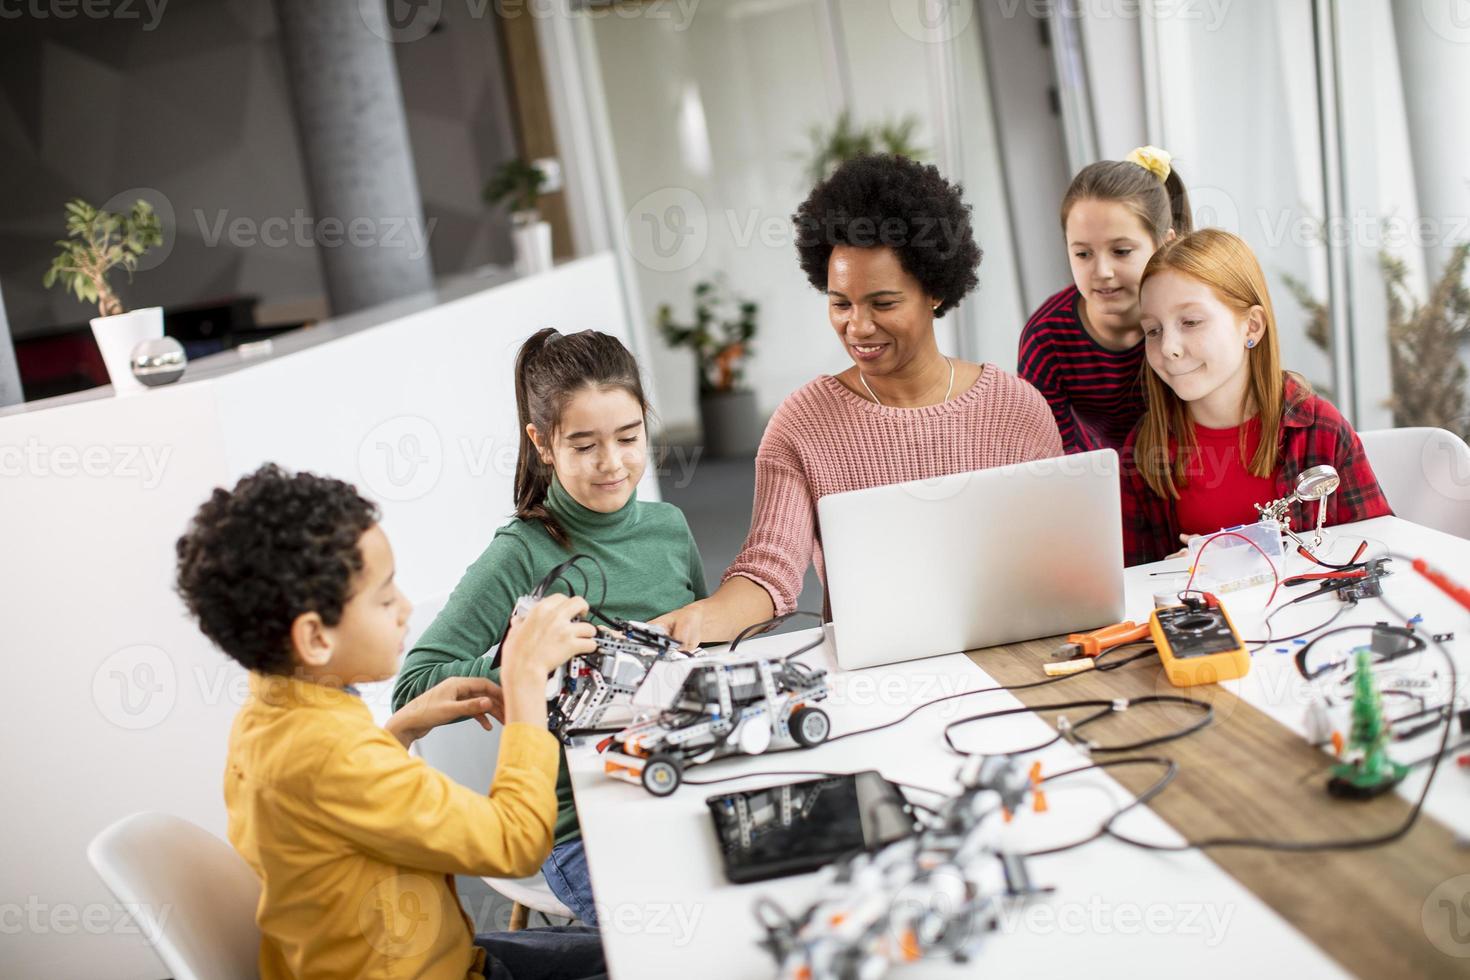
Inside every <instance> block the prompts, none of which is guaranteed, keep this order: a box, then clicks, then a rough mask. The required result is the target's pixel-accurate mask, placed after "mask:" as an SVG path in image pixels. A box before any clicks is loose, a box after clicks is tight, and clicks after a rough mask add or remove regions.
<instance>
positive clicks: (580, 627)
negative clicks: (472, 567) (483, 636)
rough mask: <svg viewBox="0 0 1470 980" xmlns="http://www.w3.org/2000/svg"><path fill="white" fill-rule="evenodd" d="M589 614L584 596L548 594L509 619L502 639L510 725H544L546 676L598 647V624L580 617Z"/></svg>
mask: <svg viewBox="0 0 1470 980" xmlns="http://www.w3.org/2000/svg"><path fill="white" fill-rule="evenodd" d="M586 612H587V600H586V599H583V598H580V597H572V596H564V595H549V596H546V597H545V598H543V599H541V600H540V601H539V602H537V603H536V604H535V605H534V606H532V607H531V611H530V612H528V613H526V615H525V616H523V617H521V618H519V619H513V620H511V626H510V629H509V630H508V631H507V632H506V634H505V639H503V640H502V641H501V643H500V680H501V682H502V683H504V684H505V719H506V722H507V723H510V722H518V721H523V722H527V723H529V724H532V725H537V726H540V727H543V728H544V727H545V726H546V678H547V677H549V676H550V675H551V672H552V671H553V670H555V669H556V668H557V667H559V666H561V665H562V664H564V663H566V662H567V661H568V660H570V659H571V658H572V657H574V656H576V655H577V654H579V653H591V652H593V651H594V650H596V649H597V640H596V639H595V637H596V636H597V628H596V627H595V626H593V625H592V624H591V623H586V622H582V621H581V620H580V618H579V617H581V616H583V615H585V614H586Z"/></svg>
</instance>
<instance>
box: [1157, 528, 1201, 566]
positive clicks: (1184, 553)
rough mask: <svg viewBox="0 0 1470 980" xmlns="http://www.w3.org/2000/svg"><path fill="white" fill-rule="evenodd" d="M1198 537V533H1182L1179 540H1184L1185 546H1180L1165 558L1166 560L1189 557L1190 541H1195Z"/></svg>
mask: <svg viewBox="0 0 1470 980" xmlns="http://www.w3.org/2000/svg"><path fill="white" fill-rule="evenodd" d="M1197 537H1199V535H1198V534H1181V535H1179V540H1180V541H1182V542H1184V547H1182V548H1180V549H1179V550H1178V551H1176V552H1174V553H1173V554H1172V555H1169V556H1168V557H1167V558H1165V559H1164V560H1165V561H1168V560H1169V558H1188V557H1189V542H1191V541H1193V540H1194V539H1195V538H1197Z"/></svg>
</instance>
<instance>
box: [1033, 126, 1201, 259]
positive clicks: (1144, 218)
mask: <svg viewBox="0 0 1470 980" xmlns="http://www.w3.org/2000/svg"><path fill="white" fill-rule="evenodd" d="M1078 201H1116V202H1117V203H1119V204H1121V205H1123V206H1124V207H1126V208H1128V209H1129V210H1130V211H1132V212H1133V213H1134V215H1135V216H1137V218H1138V220H1139V222H1140V223H1142V225H1143V227H1144V228H1145V229H1146V230H1147V231H1148V233H1149V236H1150V237H1151V238H1152V239H1153V241H1154V247H1155V248H1157V247H1159V246H1161V245H1163V244H1164V241H1165V239H1167V238H1168V236H1169V230H1170V229H1173V231H1174V234H1175V236H1176V237H1181V238H1182V237H1183V236H1185V235H1187V234H1189V233H1190V232H1191V231H1193V230H1194V219H1193V217H1192V216H1191V213H1190V207H1189V192H1188V191H1187V190H1185V188H1184V179H1183V178H1182V177H1180V176H1179V171H1178V169H1177V168H1175V167H1174V166H1173V161H1172V159H1171V158H1170V156H1169V154H1168V153H1166V152H1164V151H1163V150H1160V149H1158V148H1157V147H1153V146H1140V147H1139V148H1138V149H1136V150H1133V151H1132V152H1130V153H1129V154H1128V158H1127V159H1125V160H1099V161H1098V162H1097V163H1090V164H1088V165H1087V166H1085V167H1083V168H1082V169H1081V170H1079V171H1077V176H1076V177H1073V178H1072V183H1071V185H1069V186H1068V187H1067V193H1066V194H1064V195H1063V196H1062V207H1061V219H1062V231H1063V233H1065V232H1066V230H1067V215H1069V214H1070V213H1071V212H1072V206H1073V205H1074V204H1076V203H1077V202H1078Z"/></svg>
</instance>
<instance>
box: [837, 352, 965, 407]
mask: <svg viewBox="0 0 1470 980" xmlns="http://www.w3.org/2000/svg"><path fill="white" fill-rule="evenodd" d="M945 360H946V361H948V362H949V387H948V388H946V389H944V401H942V402H940V403H939V404H941V405H943V404H944V402H947V401H949V396H950V395H951V394H953V393H954V358H952V357H946V358H945ZM858 380H859V381H861V382H862V383H863V387H864V388H867V389H868V397H869V398H871V399H873V401H875V402H877V403H878V404H879V405H882V404H883V401H882V400H881V399H880V398H879V397H878V396H877V395H875V394H873V389H872V387H871V386H870V385H869V384H868V379H867V378H865V377H863V372H862V371H861V370H859V371H858Z"/></svg>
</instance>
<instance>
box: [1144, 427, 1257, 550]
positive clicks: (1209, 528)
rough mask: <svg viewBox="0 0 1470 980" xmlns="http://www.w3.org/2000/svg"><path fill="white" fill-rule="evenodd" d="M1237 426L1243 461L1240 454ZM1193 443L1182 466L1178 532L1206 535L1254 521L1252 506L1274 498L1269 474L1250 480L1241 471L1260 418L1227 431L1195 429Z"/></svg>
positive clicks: (1254, 442) (1252, 452) (1251, 452)
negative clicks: (1185, 463) (1243, 450)
mask: <svg viewBox="0 0 1470 980" xmlns="http://www.w3.org/2000/svg"><path fill="white" fill-rule="evenodd" d="M1242 428H1244V429H1245V457H1244V459H1242V458H1241V455H1240V432H1241V429H1242ZM1194 441H1195V446H1194V452H1193V453H1191V455H1190V458H1189V462H1188V464H1187V466H1186V468H1185V479H1186V483H1185V485H1184V486H1182V487H1180V488H1179V502H1178V504H1177V507H1176V513H1177V514H1178V517H1179V530H1180V531H1182V532H1183V533H1185V534H1212V533H1214V532H1215V531H1218V530H1220V529H1221V528H1225V527H1234V526H1236V525H1237V524H1249V523H1251V522H1253V521H1255V520H1258V519H1259V516H1260V515H1259V514H1258V513H1257V512H1256V508H1255V506H1254V505H1255V504H1268V503H1270V502H1271V501H1272V500H1274V499H1276V480H1275V475H1274V474H1273V475H1272V476H1252V475H1251V473H1250V470H1248V469H1246V465H1247V463H1249V461H1250V458H1251V457H1252V456H1254V455H1255V452H1256V447H1257V446H1258V445H1260V442H1261V420H1260V418H1259V417H1256V418H1253V419H1249V420H1248V421H1246V423H1245V424H1244V426H1233V427H1231V428H1229V429H1207V428H1205V427H1204V426H1202V425H1196V426H1195V427H1194ZM1170 449H1171V451H1172V449H1173V447H1172V446H1171V447H1170Z"/></svg>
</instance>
